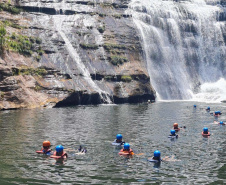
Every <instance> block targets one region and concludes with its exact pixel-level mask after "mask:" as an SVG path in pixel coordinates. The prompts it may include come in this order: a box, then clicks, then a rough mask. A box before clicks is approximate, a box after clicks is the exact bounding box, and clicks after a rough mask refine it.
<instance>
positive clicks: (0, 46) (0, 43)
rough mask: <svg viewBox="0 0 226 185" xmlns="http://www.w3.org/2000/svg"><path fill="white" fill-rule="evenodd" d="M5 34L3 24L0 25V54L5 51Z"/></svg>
mask: <svg viewBox="0 0 226 185" xmlns="http://www.w3.org/2000/svg"><path fill="white" fill-rule="evenodd" d="M5 36H6V29H5V27H4V26H1V27H0V54H1V55H3V54H4V52H5V42H6V39H5Z"/></svg>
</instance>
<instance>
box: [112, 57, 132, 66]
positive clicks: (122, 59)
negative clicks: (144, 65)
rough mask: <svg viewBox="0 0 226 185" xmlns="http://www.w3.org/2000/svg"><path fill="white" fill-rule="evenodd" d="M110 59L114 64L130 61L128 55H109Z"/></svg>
mask: <svg viewBox="0 0 226 185" xmlns="http://www.w3.org/2000/svg"><path fill="white" fill-rule="evenodd" d="M109 61H110V62H111V63H112V64H113V65H119V64H123V63H124V62H128V59H127V58H126V57H123V56H119V55H113V56H110V57H109Z"/></svg>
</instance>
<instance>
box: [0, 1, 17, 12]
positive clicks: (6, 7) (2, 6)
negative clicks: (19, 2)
mask: <svg viewBox="0 0 226 185" xmlns="http://www.w3.org/2000/svg"><path fill="white" fill-rule="evenodd" d="M2 10H3V11H7V12H10V13H11V14H20V12H21V9H19V8H16V7H15V6H13V5H11V4H10V3H0V11H2Z"/></svg>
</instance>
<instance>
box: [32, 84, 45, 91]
mask: <svg viewBox="0 0 226 185" xmlns="http://www.w3.org/2000/svg"><path fill="white" fill-rule="evenodd" d="M42 89H43V88H42V87H41V86H40V85H38V84H36V85H35V88H34V90H35V91H40V90H42Z"/></svg>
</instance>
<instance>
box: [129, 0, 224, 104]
mask: <svg viewBox="0 0 226 185" xmlns="http://www.w3.org/2000/svg"><path fill="white" fill-rule="evenodd" d="M220 3H221V1H220V0H219V1H218V0H215V1H213V0H183V1H182V0H152V1H150V0H132V1H131V3H130V9H129V10H128V11H129V12H128V13H130V14H132V16H133V21H134V24H135V25H136V27H137V29H138V31H139V33H140V38H141V41H142V45H143V50H144V55H145V56H144V57H145V60H146V64H147V68H148V72H149V75H150V78H151V84H152V85H153V87H154V88H155V90H156V91H157V95H158V98H159V99H162V100H180V99H182V100H185V99H186V100H189V99H191V100H192V99H193V100H194V99H195V100H197V99H200V100H203V101H221V100H223V99H224V98H225V97H223V96H224V92H225V89H224V88H223V87H222V88H223V89H224V90H222V89H221V90H220V89H219V88H218V86H217V85H215V84H218V85H219V84H222V83H225V79H226V68H225V67H226V46H225V40H226V26H225V20H226V19H225V17H224V16H222V15H225V12H226V10H225V8H224V7H223V3H222V5H221V4H220ZM209 86H212V87H215V88H216V89H218V93H217V94H215V92H214V89H212V90H210V89H209V88H207V87H209ZM210 94H211V95H210Z"/></svg>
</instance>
